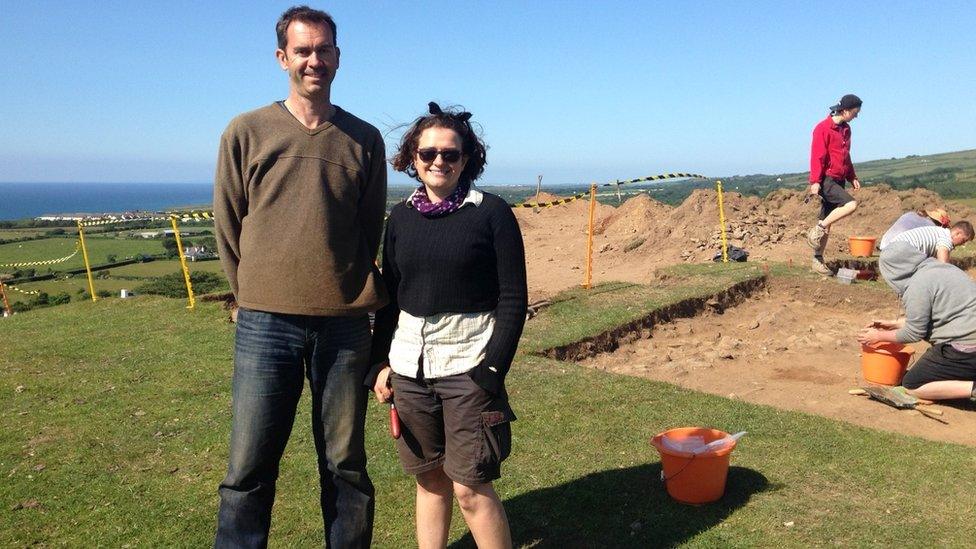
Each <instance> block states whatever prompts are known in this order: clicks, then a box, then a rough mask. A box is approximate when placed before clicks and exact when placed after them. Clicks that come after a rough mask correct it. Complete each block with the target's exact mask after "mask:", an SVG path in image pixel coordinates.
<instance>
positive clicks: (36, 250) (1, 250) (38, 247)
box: [0, 236, 163, 272]
mask: <svg viewBox="0 0 976 549" xmlns="http://www.w3.org/2000/svg"><path fill="white" fill-rule="evenodd" d="M76 242H77V240H76V239H74V238H45V239H41V240H31V241H28V242H15V243H11V244H4V245H2V246H0V265H2V264H6V263H14V262H22V261H47V260H51V259H59V258H62V257H65V256H68V255H70V254H71V253H72V252H74V251H75V248H76V244H75V243H76ZM85 245H86V247H87V248H88V259H89V261H91V262H92V264H99V263H105V262H106V261H107V257H108V256H109V255H110V254H112V255H115V256H116V257H118V259H120V260H121V259H124V258H126V257H131V256H135V255H138V254H146V255H152V254H158V253H162V252H163V243H162V241H161V240H155V239H154V240H149V239H140V240H133V239H122V238H103V237H94V236H92V237H86V238H85ZM84 266H85V261H84V258H82V254H81V252H80V251H79V252H78V253H77V254H76V255H75V256H74V257H72V258H71V259H69V260H67V261H64V262H62V263H57V264H55V265H51V268H53V269H55V270H57V271H65V270H71V269H78V268H82V267H84ZM37 269H38V272H43V271H44V270H45V269H46V266H43V267H38V268H37ZM2 270H5V269H3V268H0V271H2Z"/></svg>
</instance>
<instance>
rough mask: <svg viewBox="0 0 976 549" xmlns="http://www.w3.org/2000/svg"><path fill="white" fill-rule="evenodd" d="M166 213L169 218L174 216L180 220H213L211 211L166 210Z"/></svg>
mask: <svg viewBox="0 0 976 549" xmlns="http://www.w3.org/2000/svg"><path fill="white" fill-rule="evenodd" d="M166 215H167V216H168V217H169V218H170V219H172V218H174V217H175V218H176V219H179V220H180V221H213V220H214V213H213V212H196V211H189V212H166Z"/></svg>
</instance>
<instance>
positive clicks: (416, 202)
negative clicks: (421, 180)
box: [410, 183, 471, 217]
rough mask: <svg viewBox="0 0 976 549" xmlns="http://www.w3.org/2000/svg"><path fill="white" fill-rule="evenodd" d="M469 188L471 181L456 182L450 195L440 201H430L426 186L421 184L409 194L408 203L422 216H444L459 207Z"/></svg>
mask: <svg viewBox="0 0 976 549" xmlns="http://www.w3.org/2000/svg"><path fill="white" fill-rule="evenodd" d="M469 189H471V183H458V186H457V187H456V188H455V189H454V192H452V193H451V194H450V196H448V197H447V198H445V199H444V200H441V201H440V202H431V201H430V198H429V197H428V196H427V188H426V187H424V186H423V184H421V185H420V186H419V187H417V190H415V191H414V192H413V194H412V195H410V204H412V205H413V207H414V208H416V209H417V211H418V212H420V214H421V215H423V216H424V217H444V216H445V215H447V214H449V213H451V212H455V211H457V210H458V208H460V207H461V204H463V203H464V199H465V197H467V196H468V190H469Z"/></svg>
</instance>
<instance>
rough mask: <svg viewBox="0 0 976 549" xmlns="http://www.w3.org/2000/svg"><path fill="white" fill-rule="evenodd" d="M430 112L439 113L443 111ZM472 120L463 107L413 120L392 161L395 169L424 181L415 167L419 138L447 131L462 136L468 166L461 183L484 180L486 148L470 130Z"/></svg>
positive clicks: (462, 150)
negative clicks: (436, 130)
mask: <svg viewBox="0 0 976 549" xmlns="http://www.w3.org/2000/svg"><path fill="white" fill-rule="evenodd" d="M434 106H435V107H436V105H434ZM431 110H437V111H440V107H437V108H436V109H433V108H432V109H431ZM469 118H471V113H469V112H462V109H461V108H460V107H448V108H446V109H444V110H443V112H438V113H437V114H427V115H424V116H421V117H419V118H417V119H416V120H414V121H413V123H411V124H410V126H409V127H408V128H407V131H406V133H404V134H403V137H402V138H401V139H400V146H399V147H398V148H397V152H396V154H395V155H393V158H391V159H390V164H392V165H393V169H394V170H396V171H398V172H404V173H406V174H407V175H409V176H410V177H412V178H414V179H416V180H417V181H421V180H420V176H419V175H418V174H417V167H416V166H414V163H413V161H414V158H415V157H416V156H417V144H418V143H419V142H420V134H422V133H423V132H424V130H426V129H427V128H446V129H449V130H454V131H455V132H457V134H458V135H459V136H461V152H462V153H464V155H465V156H467V157H468V162H467V164H465V165H464V169H463V170H461V176H460V177H459V181H462V182H465V183H471V182H473V181H474V180H476V179H478V178H479V177H481V174H482V172H484V171H485V164H487V163H488V157H487V154H486V153H487V147H486V146H485V143H484V141H482V140H481V137H480V136H478V133H477V132H476V131H475V130H474V128H473V127H472V126H471V122H470V121H469V120H468V119H469Z"/></svg>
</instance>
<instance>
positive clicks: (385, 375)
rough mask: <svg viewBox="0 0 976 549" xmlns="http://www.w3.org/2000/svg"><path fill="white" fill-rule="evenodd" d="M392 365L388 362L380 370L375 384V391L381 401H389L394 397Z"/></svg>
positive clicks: (377, 398)
mask: <svg viewBox="0 0 976 549" xmlns="http://www.w3.org/2000/svg"><path fill="white" fill-rule="evenodd" d="M390 371H391V370H390V365H389V364H387V365H386V366H384V367H383V369H382V370H380V373H379V374H377V375H376V383H374V384H373V393H375V394H376V400H378V401H380V402H389V401H390V399H391V398H393V386H392V385H391V384H390Z"/></svg>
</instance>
